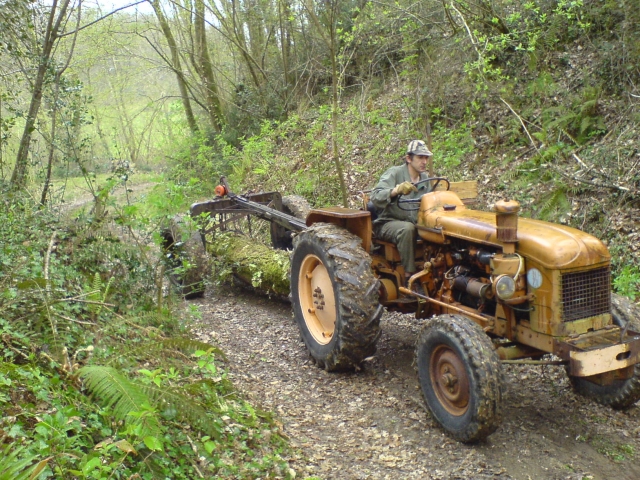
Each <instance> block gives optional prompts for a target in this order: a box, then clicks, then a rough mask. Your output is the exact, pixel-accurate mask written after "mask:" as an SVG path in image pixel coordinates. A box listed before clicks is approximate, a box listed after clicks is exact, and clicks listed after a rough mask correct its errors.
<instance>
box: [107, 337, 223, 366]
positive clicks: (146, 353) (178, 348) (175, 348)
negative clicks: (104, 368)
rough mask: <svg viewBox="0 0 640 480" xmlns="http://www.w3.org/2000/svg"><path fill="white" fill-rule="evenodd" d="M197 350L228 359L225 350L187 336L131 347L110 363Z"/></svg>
mask: <svg viewBox="0 0 640 480" xmlns="http://www.w3.org/2000/svg"><path fill="white" fill-rule="evenodd" d="M197 350H211V351H212V352H213V353H214V354H215V355H216V356H218V357H220V358H221V359H222V360H225V361H226V359H227V358H226V356H225V355H224V352H223V351H222V350H220V349H219V348H217V347H214V346H212V345H209V344H208V343H204V342H200V341H198V340H193V339H191V338H185V337H171V338H161V339H159V340H154V341H152V342H148V343H144V344H142V345H140V346H139V347H137V348H133V349H130V350H128V351H126V352H122V353H121V354H120V355H119V356H117V357H115V358H114V359H112V360H111V361H109V364H113V363H114V362H115V361H120V360H122V359H128V358H135V359H140V358H149V357H156V358H158V357H159V356H160V355H161V354H166V353H180V354H182V355H192V354H193V353H195V352H196V351H197Z"/></svg>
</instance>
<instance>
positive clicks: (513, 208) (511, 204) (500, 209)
mask: <svg viewBox="0 0 640 480" xmlns="http://www.w3.org/2000/svg"><path fill="white" fill-rule="evenodd" d="M493 209H494V210H495V211H496V212H497V213H518V212H519V211H520V203H519V202H517V201H516V200H498V201H497V202H496V203H495V205H494V206H493Z"/></svg>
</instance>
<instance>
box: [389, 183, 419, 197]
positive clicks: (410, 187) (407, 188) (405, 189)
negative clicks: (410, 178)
mask: <svg viewBox="0 0 640 480" xmlns="http://www.w3.org/2000/svg"><path fill="white" fill-rule="evenodd" d="M394 190H395V191H396V194H397V195H408V194H409V193H411V192H417V191H418V188H417V187H416V186H415V185H414V184H413V183H411V182H402V183H401V184H400V185H396V187H395V188H394Z"/></svg>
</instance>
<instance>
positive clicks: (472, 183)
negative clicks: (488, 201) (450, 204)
mask: <svg viewBox="0 0 640 480" xmlns="http://www.w3.org/2000/svg"><path fill="white" fill-rule="evenodd" d="M446 186H447V184H446V182H440V183H439V184H438V186H437V187H436V190H445V189H446ZM449 190H451V191H452V192H455V193H457V194H458V197H460V200H462V201H463V202H464V203H465V204H468V203H475V202H476V199H477V198H478V181H477V180H467V181H464V182H451V187H450V188H449Z"/></svg>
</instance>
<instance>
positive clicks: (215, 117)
mask: <svg viewBox="0 0 640 480" xmlns="http://www.w3.org/2000/svg"><path fill="white" fill-rule="evenodd" d="M195 8H196V15H195V19H194V22H195V25H194V27H195V44H196V57H197V70H198V73H199V74H200V77H201V78H202V82H203V84H204V90H205V101H206V104H207V110H208V113H209V119H210V121H211V126H212V127H213V129H214V130H215V131H216V132H218V133H219V132H220V131H222V124H223V118H224V117H223V116H222V106H221V104H220V94H219V92H218V84H217V83H216V80H215V77H214V76H213V66H212V64H211V57H210V56H209V49H208V48H207V35H206V30H205V24H204V0H196V1H195Z"/></svg>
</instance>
